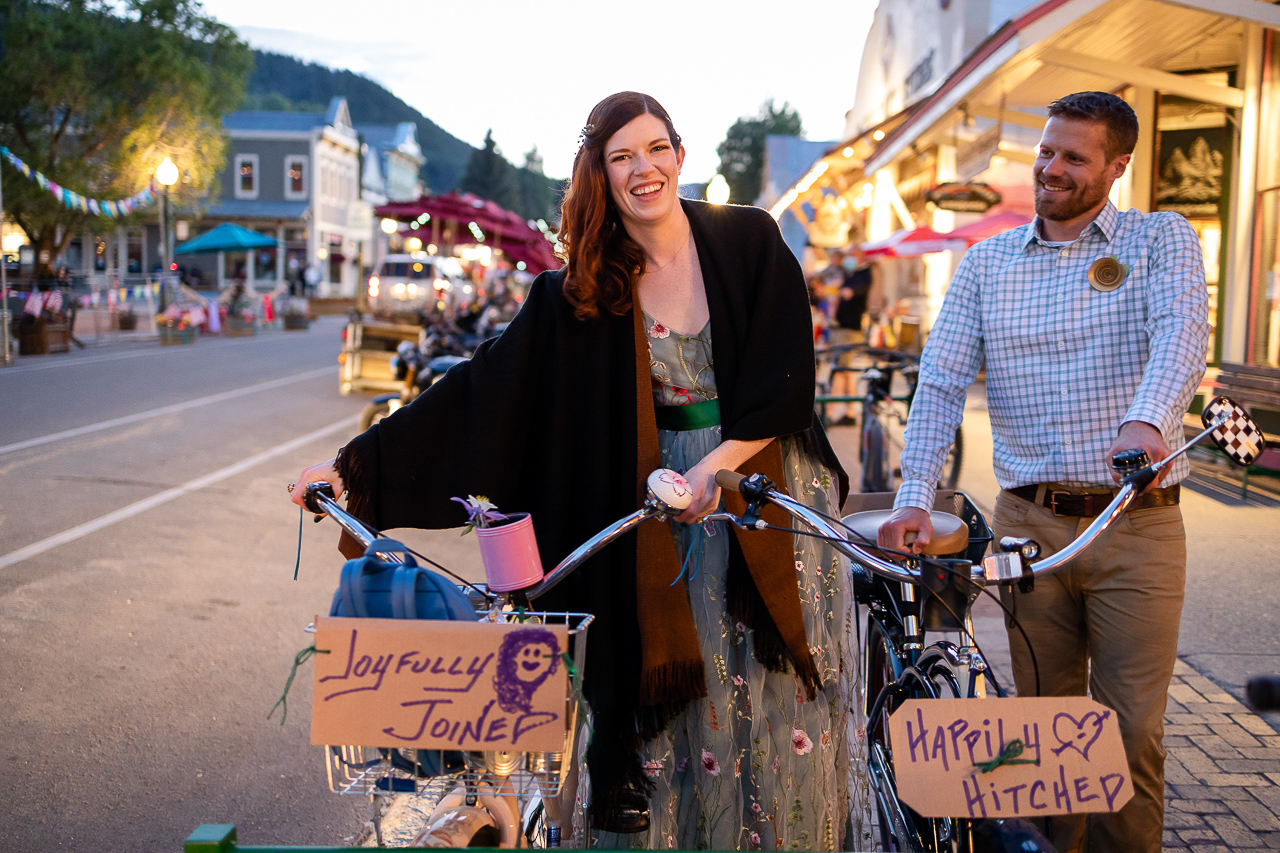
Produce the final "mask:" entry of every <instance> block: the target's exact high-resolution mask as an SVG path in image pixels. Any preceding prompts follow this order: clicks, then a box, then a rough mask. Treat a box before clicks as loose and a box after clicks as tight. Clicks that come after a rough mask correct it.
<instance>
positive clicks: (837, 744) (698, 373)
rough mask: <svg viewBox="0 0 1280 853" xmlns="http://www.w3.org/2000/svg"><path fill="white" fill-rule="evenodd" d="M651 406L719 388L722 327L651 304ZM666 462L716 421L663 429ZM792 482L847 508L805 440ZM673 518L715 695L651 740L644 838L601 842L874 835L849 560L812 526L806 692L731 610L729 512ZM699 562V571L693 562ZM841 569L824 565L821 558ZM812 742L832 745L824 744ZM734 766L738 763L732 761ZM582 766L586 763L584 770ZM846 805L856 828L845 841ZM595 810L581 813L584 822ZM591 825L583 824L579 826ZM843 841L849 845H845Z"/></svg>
mask: <svg viewBox="0 0 1280 853" xmlns="http://www.w3.org/2000/svg"><path fill="white" fill-rule="evenodd" d="M645 324H646V329H647V330H648V335H647V337H648V343H649V352H650V373H651V376H652V379H653V393H654V403H655V404H656V405H660V406H672V405H688V404H691V403H700V402H702V401H704V400H710V399H714V398H715V397H716V396H717V394H716V386H715V370H714V361H713V359H712V352H711V326H710V323H708V324H707V325H706V326H705V327H704V328H703V329H702V330H701V331H700V332H699V333H698V334H696V335H684V334H681V333H680V332H677V331H674V330H672V329H670V328H668V327H666V326H664V325H663V324H661V323H658V322H657V321H655V320H654V319H653V318H652V317H650V316H648V315H647V314H646V315H645ZM658 443H659V446H660V448H661V451H662V464H663V465H664V466H666V467H668V468H673V469H675V470H677V471H680V472H682V473H683V472H684V471H687V470H688V469H689V468H691V467H693V465H695V464H696V463H697V462H698V461H699V460H700V459H702V457H704V456H705V455H707V454H708V453H709V452H711V451H712V450H714V449H715V448H716V447H717V446H718V445H719V444H720V428H719V427H718V426H712V427H706V428H705V429H698V430H688V431H682V432H673V431H667V430H659V432H658ZM782 451H783V466H784V469H785V470H786V472H787V487H788V490H789V491H790V493H791V494H792V495H795V496H797V497H800V498H802V499H803V500H804V501H805V502H806V503H808V504H810V505H812V506H814V507H816V508H817V509H819V510H821V511H823V512H827V513H832V514H834V513H836V512H837V511H838V507H837V506H836V494H835V484H834V478H833V477H831V476H830V473H829V472H828V471H827V470H826V469H825V468H823V467H822V465H821V463H820V462H818V461H817V460H816V459H814V458H813V457H811V456H809V455H808V454H807V453H806V452H805V450H804V448H803V447H802V446H801V444H800V443H799V442H798V441H795V440H792V439H789V438H784V439H783V441H782ZM705 528H706V530H705V532H704V533H703V534H702V535H698V531H699V530H700V528H699V527H696V526H693V525H684V524H677V523H675V522H672V532H673V534H674V536H675V537H676V543H677V547H678V549H679V553H680V556H681V558H682V559H683V558H684V557H685V556H686V555H687V554H688V553H689V551H690V549H694V551H695V553H693V554H692V555H690V559H689V561H688V563H689V569H688V571H689V575H687V576H686V577H687V578H688V590H689V599H690V604H691V605H692V607H693V612H694V623H695V625H696V627H697V631H698V638H699V642H700V643H701V646H702V657H703V660H704V661H705V662H706V667H707V669H706V675H707V691H708V695H707V698H705V699H701V700H698V701H696V702H693V703H691V704H690V705H689V707H688V708H687V709H686V710H685V712H684V713H683V714H681V716H680V717H678V718H677V719H676V720H674V721H673V722H672V723H671V725H670V726H669V727H668V728H667V730H666V731H664V732H663V733H661V734H660V735H658V737H656V738H654V740H652V741H650V742H649V743H648V744H646V745H645V755H644V759H643V760H644V762H645V770H646V773H647V774H648V775H649V776H650V778H651V779H652V781H653V782H654V784H655V791H654V795H653V799H652V800H651V801H650V808H649V812H650V828H649V830H648V831H647V832H643V833H638V834H635V835H613V834H608V833H604V834H597V835H596V836H595V837H594V838H593V840H592V843H593V845H595V846H597V847H600V848H604V849H625V848H632V849H680V850H777V849H783V850H793V849H802V850H835V849H854V850H859V849H867V848H868V847H869V846H870V844H871V821H870V817H869V803H870V797H869V791H868V788H867V784H866V778H867V777H866V770H865V747H866V742H865V739H862V740H859V739H856V738H854V737H853V736H852V733H853V731H855V730H856V729H857V727H858V726H860V725H861V724H862V720H861V712H860V708H861V704H862V703H861V692H860V691H861V687H860V685H859V684H858V683H857V678H858V664H857V661H858V658H859V650H858V639H857V637H856V636H855V635H854V627H853V626H854V618H853V607H854V606H855V605H854V600H853V594H852V590H851V589H850V588H849V584H848V578H849V570H848V566H847V564H846V561H845V560H844V558H842V557H838V555H836V554H835V552H834V551H833V550H832V549H830V548H829V547H826V546H824V545H822V544H821V543H820V542H819V541H818V540H816V539H812V538H810V537H796V540H795V564H796V583H797V594H798V595H799V597H800V601H801V609H802V612H803V614H804V620H805V629H806V634H807V636H808V640H809V642H810V644H811V645H812V650H813V652H814V661H815V662H816V663H817V665H818V667H819V669H820V670H821V671H822V674H823V679H824V682H825V684H826V690H825V692H823V693H819V694H818V696H817V697H816V699H815V701H812V702H811V701H808V700H807V698H806V696H805V693H804V691H803V690H802V689H801V688H800V686H799V684H798V682H797V681H796V678H795V676H794V675H792V674H791V673H789V672H788V673H776V672H769V671H768V670H766V669H765V668H764V667H763V666H762V665H761V664H760V663H759V662H757V661H756V659H755V656H754V654H753V652H752V648H753V643H754V638H753V632H752V631H751V629H749V628H747V627H746V626H744V625H743V624H742V623H740V622H737V621H736V620H734V619H732V618H731V617H730V616H729V614H728V612H727V609H726V606H725V600H726V584H725V575H726V573H727V572H726V570H727V567H728V561H729V538H730V536H732V535H733V534H732V533H730V531H729V530H728V529H727V528H726V527H725V526H724V524H723V523H715V524H709V525H706V526H705ZM695 566H696V573H695ZM824 566H825V567H828V568H831V567H834V566H838V567H841V570H840V571H826V572H823V571H822V568H823V567H824ZM815 741H817V742H820V743H821V746H822V748H815V745H816V744H815ZM731 771H732V772H731ZM584 775H585V774H584ZM847 815H852V826H853V833H854V834H853V836H852V837H851V838H845V837H843V836H844V827H845V820H846V816H847ZM583 817H584V816H580V819H582V818H583ZM579 825H581V824H579ZM841 845H843V846H841Z"/></svg>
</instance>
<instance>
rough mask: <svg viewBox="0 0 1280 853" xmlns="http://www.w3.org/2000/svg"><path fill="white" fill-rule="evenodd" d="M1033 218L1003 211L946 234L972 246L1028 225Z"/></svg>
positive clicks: (949, 237)
mask: <svg viewBox="0 0 1280 853" xmlns="http://www.w3.org/2000/svg"><path fill="white" fill-rule="evenodd" d="M1031 219H1032V217H1030V216H1028V215H1027V214H1025V213H1015V212H1013V211H1012V210H1002V211H1000V212H998V213H993V214H991V215H990V216H984V217H982V218H981V219H979V220H977V221H976V222H970V223H969V224H968V225H961V226H960V227H959V228H955V229H953V230H951V231H948V232H947V233H946V237H947V238H948V239H960V240H964V241H965V242H966V243H968V244H969V245H970V246H972V245H973V244H974V243H979V242H981V241H983V240H985V239H987V238H988V237H994V236H996V235H997V234H1003V233H1004V232H1006V231H1009V230H1011V229H1014V228H1017V227H1018V226H1019V225H1026V224H1027V223H1028V222H1030V221H1031Z"/></svg>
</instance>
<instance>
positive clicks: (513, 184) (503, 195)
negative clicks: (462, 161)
mask: <svg viewBox="0 0 1280 853" xmlns="http://www.w3.org/2000/svg"><path fill="white" fill-rule="evenodd" d="M458 189H459V190H461V191H462V192H468V193H473V194H475V195H478V196H479V197H480V198H483V199H486V200H488V201H491V202H493V203H494V204H496V205H498V206H499V207H505V208H506V209H507V210H514V209H515V208H516V205H518V204H519V202H520V184H519V181H518V179H517V178H516V168H515V166H512V165H511V164H510V163H508V162H507V159H506V158H505V157H503V156H502V151H500V150H499V149H498V145H497V143H496V142H494V141H493V130H490V131H489V132H488V133H486V134H485V135H484V148H481V149H480V150H478V151H476V152H474V153H472V155H471V161H470V162H469V163H467V171H466V174H464V175H463V176H462V180H461V181H459V182H458Z"/></svg>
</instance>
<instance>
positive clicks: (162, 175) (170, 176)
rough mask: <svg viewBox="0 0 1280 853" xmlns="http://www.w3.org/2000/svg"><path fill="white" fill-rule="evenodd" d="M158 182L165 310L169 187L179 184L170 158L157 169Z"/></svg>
mask: <svg viewBox="0 0 1280 853" xmlns="http://www.w3.org/2000/svg"><path fill="white" fill-rule="evenodd" d="M156 180H157V181H159V182H160V185H161V186H162V187H164V193H163V194H162V195H161V196H160V264H161V267H160V310H161V311H163V310H164V309H165V307H166V306H165V281H166V279H167V278H168V277H169V264H170V260H169V227H168V223H167V222H166V221H165V208H166V207H168V206H169V187H171V186H173V185H174V184H176V183H177V182H178V167H177V166H175V165H173V161H172V160H170V159H169V158H168V157H165V158H164V162H162V163H161V164H160V165H159V166H157V167H156Z"/></svg>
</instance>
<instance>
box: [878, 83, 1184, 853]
mask: <svg viewBox="0 0 1280 853" xmlns="http://www.w3.org/2000/svg"><path fill="white" fill-rule="evenodd" d="M1048 112H1049V120H1048V122H1047V123H1046V124H1045V127H1044V132H1043V135H1042V136H1041V138H1040V144H1039V147H1038V150H1037V154H1036V160H1035V164H1034V166H1033V167H1032V183H1033V187H1034V191H1035V209H1036V218H1035V220H1033V222H1032V223H1031V224H1029V225H1025V226H1022V227H1020V228H1015V229H1013V230H1012V231H1008V232H1006V233H1004V234H1001V235H999V236H997V237H993V238H991V239H989V240H985V241H983V242H981V243H979V244H977V245H976V246H974V247H973V248H972V249H970V250H969V251H968V252H967V253H966V254H965V256H964V259H963V260H962V261H961V262H960V266H959V268H958V269H957V270H956V273H955V276H954V277H953V278H952V280H951V286H950V288H949V289H948V291H947V296H946V300H945V302H944V304H943V306H942V312H941V313H940V314H939V316H938V320H937V322H936V323H935V324H934V326H933V332H932V334H931V335H930V337H929V341H928V343H927V344H926V346H925V349H924V354H923V356H922V359H921V362H920V381H919V386H918V389H917V391H916V397H915V401H914V403H913V405H912V407H911V416H910V419H909V420H908V422H907V429H906V446H905V448H904V449H903V452H902V478H903V484H902V487H901V488H900V489H899V491H898V495H897V499H896V501H895V510H894V512H893V514H892V515H891V516H890V517H889V520H888V521H887V522H886V523H885V525H884V526H883V527H882V528H881V529H880V537H879V539H880V544H881V545H884V546H886V547H889V548H895V549H903V548H904V545H903V541H904V535H905V534H906V533H907V532H908V531H915V532H916V533H918V535H919V538H918V539H917V540H916V544H914V545H912V546H911V548H912V549H913V550H917V551H918V550H919V549H920V548H921V547H922V544H923V543H926V542H928V541H929V539H930V537H931V535H932V527H931V525H930V523H929V514H928V510H929V509H930V508H931V507H932V506H933V500H934V489H935V487H936V486H937V483H938V478H939V476H940V474H941V470H942V465H943V460H944V458H945V457H946V455H947V449H948V447H949V446H950V444H951V441H952V436H954V435H955V432H956V428H957V427H958V426H959V425H960V421H961V418H962V417H963V415H964V403H965V394H966V391H967V389H968V387H969V384H970V383H971V382H972V381H973V379H974V377H975V376H976V375H977V373H978V370H979V368H980V367H982V365H983V363H984V361H985V364H986V374H987V380H986V391H987V406H988V410H989V411H990V414H991V427H992V431H993V432H994V434H995V435H994V438H995V445H994V447H995V453H994V455H995V460H994V461H995V469H996V479H997V480H998V481H999V483H1000V486H1001V489H1002V490H1001V492H1000V494H999V496H998V497H997V499H996V508H995V515H994V520H995V525H994V528H995V529H994V533H995V536H996V538H997V539H999V538H1000V537H1002V536H1029V537H1031V538H1032V539H1035V540H1036V541H1037V542H1039V543H1040V544H1041V546H1042V547H1043V548H1044V550H1045V553H1047V554H1052V553H1055V552H1057V551H1060V550H1062V549H1063V548H1064V547H1065V546H1066V545H1067V544H1069V543H1070V542H1071V541H1072V540H1073V539H1075V538H1076V536H1077V535H1078V534H1079V533H1080V532H1081V531H1083V530H1084V529H1085V528H1086V527H1087V526H1088V525H1089V524H1090V523H1091V522H1092V521H1093V519H1094V517H1095V516H1097V515H1098V513H1099V512H1101V510H1102V509H1103V508H1104V507H1105V506H1106V505H1107V504H1108V503H1109V502H1110V500H1111V498H1112V497H1113V496H1114V494H1115V488H1114V487H1115V485H1116V484H1117V483H1118V482H1119V476H1118V475H1117V474H1115V472H1113V471H1112V470H1111V467H1110V460H1111V457H1112V456H1113V455H1114V454H1116V453H1118V452H1120V451H1122V450H1134V449H1141V450H1144V451H1146V453H1147V455H1148V456H1149V457H1150V459H1151V461H1152V462H1159V461H1160V460H1161V459H1164V458H1165V457H1167V456H1168V455H1169V448H1170V446H1177V445H1178V444H1180V443H1181V441H1182V415H1183V413H1184V412H1186V410H1187V405H1188V403H1189V402H1190V401H1191V397H1192V395H1193V394H1194V393H1195V389H1196V386H1197V385H1198V384H1199V382H1200V379H1201V377H1202V376H1203V375H1204V371H1205V360H1204V354H1205V348H1206V346H1207V343H1208V336H1209V324H1208V294H1207V291H1206V288H1205V275H1204V264H1203V261H1202V258H1201V255H1200V242H1199V239H1198V238H1197V236H1196V232H1195V231H1194V230H1193V229H1192V228H1191V226H1190V224H1188V222H1187V221H1186V220H1185V219H1183V218H1182V217H1181V216H1180V215H1178V214H1176V213H1168V212H1159V213H1142V212H1140V211H1137V210H1127V211H1125V212H1124V213H1121V212H1119V211H1118V210H1116V208H1115V206H1114V205H1112V204H1111V202H1110V201H1108V194H1109V192H1110V190H1111V185H1112V184H1113V183H1114V182H1115V181H1116V180H1117V179H1118V178H1119V177H1120V176H1121V175H1123V174H1124V171H1125V168H1126V167H1127V166H1128V165H1129V160H1130V157H1131V155H1132V152H1133V149H1134V145H1135V143H1136V141H1137V138H1138V120H1137V117H1136V116H1135V115H1134V112H1133V110H1132V109H1131V108H1130V107H1129V105H1128V104H1126V103H1125V102H1124V101H1123V100H1121V99H1120V98H1118V97H1116V96H1115V95H1111V94H1107V93H1104V92H1080V93H1077V94H1074V95H1068V96H1066V97H1064V98H1060V99H1059V100H1057V101H1054V102H1053V103H1052V104H1050V105H1049V110H1048ZM1108 264H1110V265H1115V266H1118V267H1119V273H1120V277H1119V284H1118V285H1116V286H1112V285H1110V284H1108V283H1107V282H1106V280H1105V279H1101V278H1099V276H1098V274H1097V273H1098V270H1099V268H1100V265H1108ZM1189 470H1190V466H1189V463H1188V462H1187V460H1186V458H1185V457H1182V458H1180V459H1178V460H1177V461H1175V462H1174V464H1173V465H1172V466H1171V467H1170V468H1169V469H1167V470H1166V471H1165V474H1164V478H1163V482H1162V483H1153V484H1152V485H1151V487H1150V488H1149V489H1148V490H1147V491H1146V492H1145V493H1144V494H1142V495H1140V496H1139V497H1138V498H1137V499H1136V500H1135V502H1134V503H1133V504H1132V507H1131V509H1130V510H1129V511H1128V514H1127V517H1126V518H1125V519H1124V520H1123V521H1121V522H1120V523H1119V524H1117V525H1115V526H1114V527H1112V528H1111V529H1110V530H1108V531H1107V532H1106V533H1105V534H1103V535H1102V536H1101V537H1100V538H1099V539H1098V540H1097V541H1096V542H1095V543H1094V544H1093V546H1092V547H1091V548H1090V549H1089V551H1088V552H1086V553H1085V554H1084V555H1083V556H1082V557H1081V558H1079V559H1077V560H1075V561H1074V562H1072V563H1070V564H1068V565H1067V566H1066V567H1065V568H1063V569H1061V570H1059V571H1057V572H1055V573H1054V574H1052V575H1048V576H1045V577H1042V578H1037V579H1036V580H1035V585H1034V587H1033V588H1032V589H1030V590H1028V591H1022V590H1020V589H1017V588H1004V587H1002V588H1001V597H1002V598H1003V599H1004V603H1005V605H1006V606H1007V607H1008V608H1009V609H1010V610H1011V611H1012V612H1013V613H1014V614H1015V615H1016V618H1017V620H1018V622H1019V623H1020V624H1021V626H1022V628H1023V629H1025V630H1026V632H1027V636H1028V637H1029V638H1030V642H1031V645H1032V647H1033V648H1034V651H1035V660H1036V661H1037V662H1038V664H1039V679H1038V681H1037V678H1036V672H1035V669H1034V668H1033V666H1032V656H1031V652H1030V650H1029V649H1028V647H1027V645H1026V643H1025V642H1024V641H1023V639H1022V637H1021V634H1020V633H1019V632H1018V631H1016V630H1013V629H1012V628H1011V629H1010V631H1009V644H1010V649H1011V652H1012V656H1013V669H1014V680H1015V681H1016V683H1017V688H1018V695H1019V696H1032V695H1037V693H1038V694H1039V695H1042V696H1079V695H1084V694H1085V693H1086V691H1088V693H1090V694H1092V696H1093V698H1094V699H1096V700H1097V701H1099V702H1101V703H1102V704H1104V705H1106V706H1107V707H1109V708H1112V709H1113V710H1114V711H1115V713H1116V717H1117V720H1118V722H1119V724H1120V734H1121V737H1122V738H1123V741H1124V748H1125V754H1126V755H1127V757H1128V759H1129V770H1130V774H1131V777H1132V781H1133V788H1134V796H1133V799H1131V800H1130V801H1129V802H1128V803H1127V804H1126V805H1125V806H1124V807H1123V808H1122V809H1120V811H1118V812H1116V813H1113V814H1106V813H1103V814H1091V815H1088V816H1085V815H1071V816H1058V817H1054V818H1052V819H1051V821H1050V823H1051V833H1050V834H1051V839H1050V840H1051V841H1052V842H1053V843H1054V845H1055V847H1056V848H1057V849H1058V850H1059V851H1062V853H1068V851H1079V850H1086V851H1089V853H1135V851H1136V853H1158V851H1159V850H1160V849H1161V844H1162V826H1163V818H1164V758H1165V750H1164V746H1163V743H1162V741H1163V734H1164V710H1165V700H1166V697H1167V691H1168V687H1169V679H1170V678H1171V677H1172V675H1173V666H1174V662H1175V661H1176V659H1177V658H1176V655H1177V647H1178V623H1179V619H1180V617H1181V614H1182V598H1183V582H1184V580H1185V577H1186V557H1187V552H1186V534H1185V532H1184V530H1183V526H1182V514H1181V511H1180V509H1179V507H1178V499H1179V490H1178V481H1179V480H1181V479H1182V478H1184V477H1186V476H1187V474H1188V473H1189Z"/></svg>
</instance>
